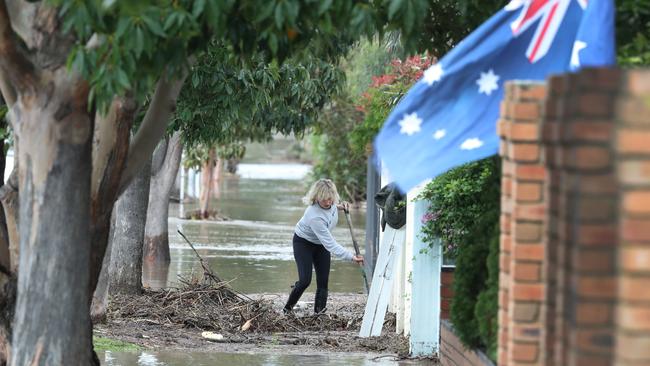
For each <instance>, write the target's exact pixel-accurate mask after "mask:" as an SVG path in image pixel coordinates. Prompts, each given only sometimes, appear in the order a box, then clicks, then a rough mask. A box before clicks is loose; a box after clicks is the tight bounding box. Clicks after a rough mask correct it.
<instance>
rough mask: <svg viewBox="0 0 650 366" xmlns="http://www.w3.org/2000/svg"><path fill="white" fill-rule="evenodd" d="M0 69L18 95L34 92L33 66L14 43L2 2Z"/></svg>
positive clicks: (0, 7)
mask: <svg viewBox="0 0 650 366" xmlns="http://www.w3.org/2000/svg"><path fill="white" fill-rule="evenodd" d="M0 68H2V69H3V71H4V72H5V75H6V76H7V78H8V80H9V82H10V83H11V85H13V86H14V87H15V88H16V92H18V93H22V92H23V91H29V90H34V89H35V88H36V85H37V84H38V83H37V79H38V77H37V71H36V68H35V67H34V64H32V62H31V61H30V60H29V59H28V58H27V57H26V56H25V54H24V53H23V52H22V50H21V49H20V48H19V47H18V45H17V43H16V40H15V38H14V32H13V30H12V28H11V20H10V19H9V13H8V12H7V4H6V3H5V1H4V0H0Z"/></svg>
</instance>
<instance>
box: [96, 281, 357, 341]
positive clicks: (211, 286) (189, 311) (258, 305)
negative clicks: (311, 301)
mask: <svg viewBox="0 0 650 366" xmlns="http://www.w3.org/2000/svg"><path fill="white" fill-rule="evenodd" d="M181 283H182V286H181V287H179V288H170V289H163V290H145V291H144V293H143V294H142V295H140V296H115V297H113V298H112V299H111V302H110V306H109V309H108V318H109V319H111V320H131V321H144V322H148V323H152V324H161V325H163V324H167V325H182V326H185V327H190V328H197V329H201V330H209V331H216V332H219V333H227V334H233V333H245V332H256V333H257V332H260V333H272V332H293V331H323V330H328V331H334V330H353V329H354V330H356V329H358V328H359V326H360V323H361V320H362V319H361V317H353V318H348V317H343V316H339V315H337V314H335V313H325V314H319V315H308V316H295V315H285V314H284V313H283V312H282V311H280V310H279V309H278V306H277V304H275V306H274V303H273V302H272V301H271V300H269V299H251V298H249V297H248V296H246V295H244V294H241V293H238V292H236V291H235V290H233V289H232V288H231V287H230V286H229V285H228V283H227V282H224V281H213V280H210V281H206V280H205V278H204V280H203V281H192V280H182V279H181Z"/></svg>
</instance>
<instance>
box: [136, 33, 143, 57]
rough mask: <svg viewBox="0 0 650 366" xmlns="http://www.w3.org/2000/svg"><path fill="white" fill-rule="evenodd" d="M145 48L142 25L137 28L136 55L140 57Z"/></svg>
mask: <svg viewBox="0 0 650 366" xmlns="http://www.w3.org/2000/svg"><path fill="white" fill-rule="evenodd" d="M143 49H144V34H143V32H142V28H141V27H136V28H135V49H134V51H135V55H136V57H140V55H141V54H142V50H143Z"/></svg>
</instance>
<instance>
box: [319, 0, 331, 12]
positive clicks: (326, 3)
mask: <svg viewBox="0 0 650 366" xmlns="http://www.w3.org/2000/svg"><path fill="white" fill-rule="evenodd" d="M331 6H332V0H321V1H320V4H319V5H318V15H319V16H320V15H323V13H325V12H326V11H327V10H328V9H329V8H330V7H331Z"/></svg>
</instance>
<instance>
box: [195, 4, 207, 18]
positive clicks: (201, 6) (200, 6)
mask: <svg viewBox="0 0 650 366" xmlns="http://www.w3.org/2000/svg"><path fill="white" fill-rule="evenodd" d="M203 9H205V0H195V1H194V6H193V8H192V15H193V16H194V17H195V18H198V17H199V16H200V15H201V14H202V13H203Z"/></svg>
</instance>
